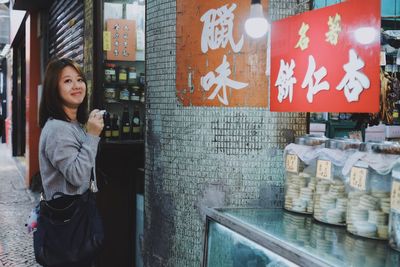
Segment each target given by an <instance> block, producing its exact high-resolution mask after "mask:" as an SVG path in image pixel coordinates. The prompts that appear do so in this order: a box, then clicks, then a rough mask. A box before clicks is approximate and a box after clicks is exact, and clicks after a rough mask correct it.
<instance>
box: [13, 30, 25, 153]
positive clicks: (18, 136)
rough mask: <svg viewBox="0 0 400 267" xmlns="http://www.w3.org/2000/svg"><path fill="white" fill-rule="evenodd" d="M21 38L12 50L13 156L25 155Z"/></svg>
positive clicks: (23, 76) (23, 68) (23, 77)
mask: <svg viewBox="0 0 400 267" xmlns="http://www.w3.org/2000/svg"><path fill="white" fill-rule="evenodd" d="M22 36H25V34H22ZM21 39H22V40H20V41H19V42H18V43H17V45H15V46H14V50H13V51H14V54H13V90H12V154H13V156H14V157H16V156H25V124H26V119H25V77H26V76H25V41H24V40H23V38H21Z"/></svg>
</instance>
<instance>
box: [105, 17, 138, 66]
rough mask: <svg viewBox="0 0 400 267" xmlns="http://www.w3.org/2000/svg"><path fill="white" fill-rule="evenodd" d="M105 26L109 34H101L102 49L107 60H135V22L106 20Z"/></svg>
mask: <svg viewBox="0 0 400 267" xmlns="http://www.w3.org/2000/svg"><path fill="white" fill-rule="evenodd" d="M106 26H107V32H110V34H108V33H104V34H103V42H104V44H103V47H104V48H105V49H104V50H105V51H107V59H108V60H121V61H134V60H136V22H135V21H134V20H127V19H108V20H107V23H106ZM110 35H111V38H110ZM107 49H109V50H107Z"/></svg>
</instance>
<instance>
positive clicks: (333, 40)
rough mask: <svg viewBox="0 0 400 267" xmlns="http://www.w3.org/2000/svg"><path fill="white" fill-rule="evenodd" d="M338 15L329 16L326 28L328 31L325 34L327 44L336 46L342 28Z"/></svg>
mask: <svg viewBox="0 0 400 267" xmlns="http://www.w3.org/2000/svg"><path fill="white" fill-rule="evenodd" d="M340 19H341V18H340V15H339V14H337V13H336V15H335V17H334V18H333V17H331V16H329V20H328V27H329V31H328V32H327V33H325V36H326V39H325V41H327V42H328V43H330V44H332V45H337V43H338V39H339V33H340V32H341V31H342V26H341V25H340Z"/></svg>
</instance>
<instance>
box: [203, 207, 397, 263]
mask: <svg viewBox="0 0 400 267" xmlns="http://www.w3.org/2000/svg"><path fill="white" fill-rule="evenodd" d="M205 214H206V226H205V228H206V229H205V230H206V231H205V238H204V240H205V243H204V254H203V267H207V266H208V264H209V261H210V260H211V262H212V264H214V265H215V262H213V261H212V260H214V261H215V259H217V261H218V260H219V259H221V264H222V266H230V265H229V264H230V263H229V261H231V260H232V259H231V258H229V255H227V254H226V251H224V250H219V249H218V248H220V247H226V249H227V251H228V253H229V252H231V253H232V252H233V254H232V255H236V254H237V252H236V251H235V248H234V250H232V248H231V247H230V246H231V245H232V244H234V245H235V244H236V243H240V242H241V241H240V239H243V240H246V241H247V244H246V243H243V244H245V245H246V246H247V247H248V248H249V251H252V252H254V255H259V253H262V254H264V256H265V258H266V259H267V260H268V259H269V260H272V261H273V262H275V261H276V260H278V261H279V257H280V258H281V259H282V260H285V261H287V264H289V266H290V264H294V265H298V266H307V267H314V266H318V267H322V266H335V267H342V266H354V267H364V266H366V264H367V265H368V264H369V265H368V266H374V267H377V266H400V253H399V252H398V251H395V250H393V249H391V248H390V247H389V245H388V243H387V242H385V241H382V240H374V239H368V238H363V237H359V236H355V235H352V234H350V233H348V232H347V231H346V229H345V228H343V227H338V226H332V225H328V224H324V223H320V222H317V221H315V220H314V219H313V218H312V217H311V216H310V215H301V214H297V213H293V212H290V211H286V210H283V209H282V208H272V209H264V208H220V209H215V208H206V209H205ZM214 223H216V224H217V225H220V226H222V228H221V231H219V230H217V231H216V228H215V224H214ZM302 226H304V228H302ZM224 228H227V229H229V230H230V231H229V232H226V231H224ZM210 229H213V230H211V231H210ZM293 229H296V232H297V231H300V230H303V231H302V233H303V235H301V236H302V238H300V239H298V238H297V237H296V238H294V239H293V237H292V235H291V234H292V231H290V230H293ZM304 230H305V231H309V234H308V235H307V238H304V237H303V236H304ZM239 237H240V239H239ZM221 240H222V241H221ZM319 241H321V242H319ZM322 241H326V242H329V243H330V249H329V250H328V251H327V250H326V245H324V244H326V243H325V242H322ZM253 245H254V246H253ZM215 248H217V250H215ZM222 253H223V254H222ZM238 253H239V254H240V250H239V252H238ZM257 253H258V254H257ZM211 255H213V256H211ZM215 255H217V256H215ZM251 255H252V254H251V253H250V252H249V253H247V254H246V253H245V256H246V257H247V258H246V259H247V260H248V261H251V260H253V261H254V260H255V259H248V258H249V257H250V258H251V257H252V256H251ZM273 255H275V256H277V257H278V259H273V257H274V256H273ZM238 259H240V258H236V259H234V260H235V261H234V262H235V264H236V263H237V260H238ZM360 259H361V260H360ZM218 263H219V262H218ZM225 263H227V265H224V264H225ZM371 264H372V265H371ZM214 265H213V266H214ZM237 266H239V265H237ZM274 266H275V265H274ZM279 266H281V265H279ZM282 266H285V265H284V264H283V265H282Z"/></svg>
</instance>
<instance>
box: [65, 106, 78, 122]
mask: <svg viewBox="0 0 400 267" xmlns="http://www.w3.org/2000/svg"><path fill="white" fill-rule="evenodd" d="M64 112H65V114H67V116H68V118H69V119H70V120H71V121H77V114H78V108H70V107H65V106H64Z"/></svg>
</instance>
